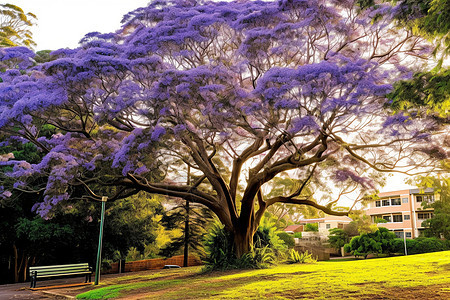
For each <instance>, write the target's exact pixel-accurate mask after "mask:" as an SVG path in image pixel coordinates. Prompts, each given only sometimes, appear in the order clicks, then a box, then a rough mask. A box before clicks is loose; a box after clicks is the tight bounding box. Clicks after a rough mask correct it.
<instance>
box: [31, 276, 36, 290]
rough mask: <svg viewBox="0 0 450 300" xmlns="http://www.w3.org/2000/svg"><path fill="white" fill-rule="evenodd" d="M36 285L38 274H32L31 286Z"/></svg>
mask: <svg viewBox="0 0 450 300" xmlns="http://www.w3.org/2000/svg"><path fill="white" fill-rule="evenodd" d="M35 287H36V275H33V276H31V285H30V288H35Z"/></svg>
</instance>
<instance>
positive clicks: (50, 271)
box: [30, 263, 91, 277]
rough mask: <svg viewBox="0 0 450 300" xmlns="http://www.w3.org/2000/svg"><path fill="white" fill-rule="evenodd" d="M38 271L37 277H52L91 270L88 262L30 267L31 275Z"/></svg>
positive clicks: (84, 272)
mask: <svg viewBox="0 0 450 300" xmlns="http://www.w3.org/2000/svg"><path fill="white" fill-rule="evenodd" d="M33 272H36V273H37V274H36V275H37V277H50V276H59V275H72V274H74V275H75V274H87V273H90V272H91V270H90V268H89V264H88V263H82V264H71V265H54V266H39V267H30V276H31V275H32V274H33Z"/></svg>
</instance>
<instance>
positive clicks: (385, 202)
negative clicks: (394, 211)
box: [383, 199, 391, 206]
mask: <svg viewBox="0 0 450 300" xmlns="http://www.w3.org/2000/svg"><path fill="white" fill-rule="evenodd" d="M390 202H391V201H389V199H386V200H383V206H389V205H390V204H391V203H390Z"/></svg>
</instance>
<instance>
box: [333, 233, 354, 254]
mask: <svg viewBox="0 0 450 300" xmlns="http://www.w3.org/2000/svg"><path fill="white" fill-rule="evenodd" d="M329 233H330V234H329V235H328V242H329V243H330V246H331V247H333V248H334V249H336V250H337V251H338V252H339V254H341V255H342V253H341V248H342V247H344V245H345V244H347V243H348V242H350V237H349V235H348V234H347V232H345V231H344V230H343V229H340V228H331V229H330V230H329Z"/></svg>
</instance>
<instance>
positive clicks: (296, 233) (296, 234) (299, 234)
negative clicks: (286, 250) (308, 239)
mask: <svg viewBox="0 0 450 300" xmlns="http://www.w3.org/2000/svg"><path fill="white" fill-rule="evenodd" d="M294 238H296V239H301V238H302V233H301V232H294Z"/></svg>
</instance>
